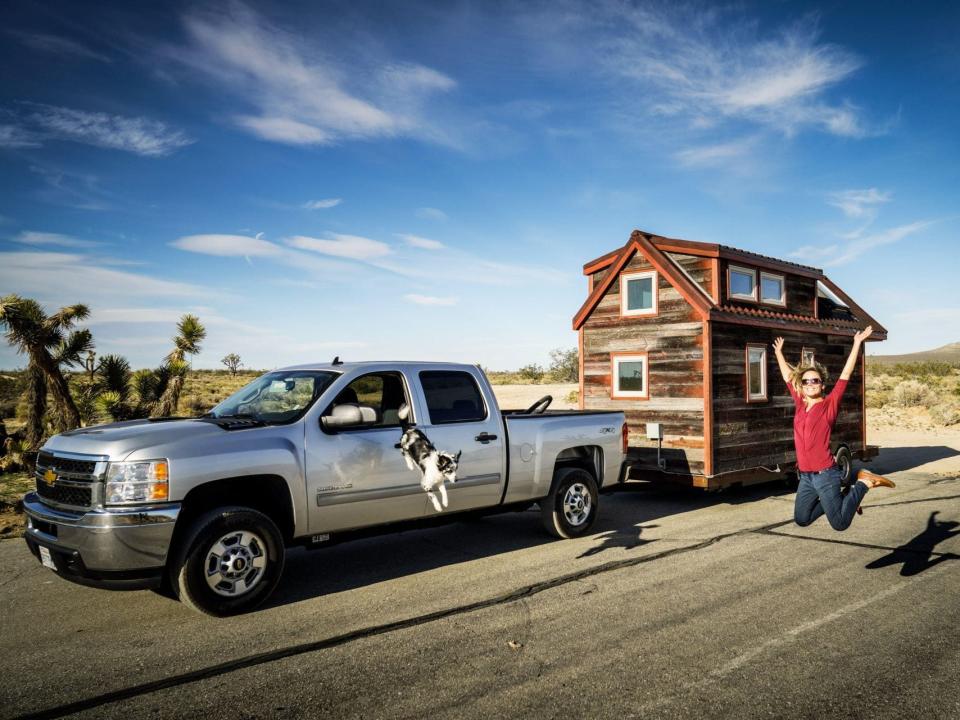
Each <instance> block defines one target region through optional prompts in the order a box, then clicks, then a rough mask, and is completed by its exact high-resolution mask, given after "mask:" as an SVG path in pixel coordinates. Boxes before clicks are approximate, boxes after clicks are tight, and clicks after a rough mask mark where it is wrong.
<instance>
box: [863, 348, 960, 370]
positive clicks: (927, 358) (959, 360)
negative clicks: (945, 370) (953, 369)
mask: <svg viewBox="0 0 960 720" xmlns="http://www.w3.org/2000/svg"><path fill="white" fill-rule="evenodd" d="M867 360H869V361H870V362H876V363H882V364H890V365H893V364H894V363H910V362H948V363H954V364H960V342H955V343H950V344H949V345H944V346H943V347H939V348H937V349H936V350H924V351H923V352H915V353H907V354H906V355H867Z"/></svg>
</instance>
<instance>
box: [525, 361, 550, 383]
mask: <svg viewBox="0 0 960 720" xmlns="http://www.w3.org/2000/svg"><path fill="white" fill-rule="evenodd" d="M519 373H520V377H521V378H523V379H524V380H526V381H527V382H531V383H538V382H540V381H541V380H543V375H544V373H543V368H542V367H540V366H539V365H537V364H536V363H530V364H529V365H524V366H523V367H522V368H520V370H519Z"/></svg>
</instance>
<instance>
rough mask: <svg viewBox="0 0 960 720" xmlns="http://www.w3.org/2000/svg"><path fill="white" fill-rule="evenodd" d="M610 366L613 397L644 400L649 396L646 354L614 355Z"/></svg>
mask: <svg viewBox="0 0 960 720" xmlns="http://www.w3.org/2000/svg"><path fill="white" fill-rule="evenodd" d="M612 365H613V368H612V370H613V397H615V398H646V397H649V396H650V389H649V388H648V387H647V378H648V377H649V369H648V367H647V355H646V353H643V354H637V355H614V356H613V358H612Z"/></svg>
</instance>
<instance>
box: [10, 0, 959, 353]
mask: <svg viewBox="0 0 960 720" xmlns="http://www.w3.org/2000/svg"><path fill="white" fill-rule="evenodd" d="M0 34H2V35H3V42H2V43H0V168H2V171H0V293H3V294H6V293H8V292H16V293H20V294H23V295H26V296H29V297H34V298H36V299H38V300H40V301H41V302H43V303H44V304H45V305H47V307H48V308H49V309H51V310H52V309H53V308H54V307H57V306H60V305H63V304H70V303H74V302H85V303H87V304H88V305H90V307H91V308H92V310H93V314H92V317H91V319H90V321H89V322H88V323H87V325H88V326H89V327H91V329H92V330H93V332H94V335H95V338H96V341H97V349H98V352H100V353H107V352H119V353H121V354H124V355H126V356H127V357H128V358H129V359H130V361H131V362H132V364H133V365H134V366H135V367H146V366H153V365H156V364H157V363H158V362H159V361H160V359H161V358H162V356H163V355H164V354H165V353H166V352H167V351H168V349H169V347H170V340H169V338H170V336H171V335H172V334H173V331H174V324H175V322H176V320H177V318H178V317H179V316H180V315H181V314H183V313H185V312H193V313H196V314H197V315H199V316H200V318H201V320H202V321H203V322H204V324H205V325H206V326H207V329H208V337H207V340H206V342H205V344H204V348H203V352H202V353H201V354H200V355H199V356H198V357H197V358H196V359H195V365H196V366H198V367H218V366H219V360H220V358H221V357H223V356H224V355H225V354H226V353H228V352H237V353H239V354H240V355H241V357H242V358H243V361H244V363H245V364H246V365H247V366H250V367H257V368H269V367H276V366H279V365H285V364H291V363H296V362H305V361H310V360H317V359H321V360H326V359H329V358H332V357H333V356H334V355H340V356H342V357H344V358H346V359H351V360H355V359H381V358H404V359H405V358H420V359H446V360H455V361H465V362H479V363H482V364H483V365H484V366H487V367H491V368H494V369H501V368H503V369H506V368H516V367H519V366H520V365H522V364H525V363H528V362H539V363H546V362H547V360H548V352H549V351H550V350H551V349H553V348H557V347H574V346H575V345H576V335H575V334H574V333H573V332H572V331H571V329H570V319H571V317H572V316H573V314H574V313H575V312H576V310H577V308H578V307H579V306H580V304H581V303H582V302H583V300H584V298H585V297H586V279H585V278H584V277H583V276H582V274H581V266H582V265H583V263H585V262H586V261H588V260H590V259H592V258H594V257H596V256H598V255H601V254H603V253H605V252H608V251H609V250H612V249H614V248H616V247H618V246H620V245H622V244H623V243H624V242H625V241H626V239H627V237H628V236H629V234H630V232H631V231H632V230H633V229H634V228H640V229H643V230H647V231H650V232H655V233H659V234H663V235H667V236H672V237H681V238H686V239H692V240H701V241H705V242H715V243H722V244H726V245H730V246H733V247H738V248H742V249H746V250H751V251H755V252H760V253H764V254H767V255H773V256H777V257H782V258H786V259H792V260H794V261H797V262H803V263H806V264H811V265H814V266H816V267H821V268H823V269H824V270H825V271H826V272H827V274H828V275H829V276H830V277H831V278H832V279H833V280H834V281H835V282H836V283H837V284H839V285H840V286H841V287H842V288H843V289H844V290H846V291H847V292H848V293H849V294H850V295H851V296H852V297H853V298H854V299H855V300H857V302H858V303H859V304H861V305H862V306H864V307H865V308H866V309H867V310H869V311H870V312H871V313H872V314H873V315H874V317H876V318H877V319H878V320H879V321H880V322H882V323H883V324H884V325H886V327H887V328H888V330H889V332H890V339H889V340H888V341H887V342H885V343H882V344H879V345H871V346H870V352H872V353H877V352H882V353H899V352H910V351H916V350H922V349H928V348H933V347H937V346H940V345H943V344H945V343H948V342H955V341H958V340H960V300H958V299H957V292H956V289H955V288H956V282H957V270H958V269H960V262H958V261H957V250H956V243H955V241H954V239H955V237H956V236H957V228H958V224H960V202H958V199H960V198H958V188H960V152H958V150H960V133H958V132H957V128H958V127H960V52H958V47H957V40H956V38H957V37H960V6H957V5H955V4H949V3H944V4H937V3H932V2H931V3H919V4H913V5H910V6H909V7H907V6H902V5H898V4H895V3H820V4H801V3H769V2H761V3H756V4H751V3H736V4H729V5H714V4H690V5H682V4H676V3H642V2H640V3H621V2H590V3H581V2H562V1H561V2H556V1H554V2H543V3H538V2H479V1H478V2H458V3H446V2H443V3H440V2H438V3H416V2H403V3H399V2H398V3H392V4H391V3H382V2H376V3H374V2H370V3H364V2H349V3H336V2H327V3H293V2H285V3H276V4H267V3H250V4H244V3H239V2H237V3H211V4H198V3H183V4H178V3H174V2H164V3H153V4H150V3H113V4H111V3H104V2H100V3H74V2H63V3H55V2H54V3H42V4H41V3H34V2H26V1H25V0H14V1H13V2H8V3H5V10H4V23H3V29H2V30H0ZM22 365H23V358H22V357H20V356H17V355H16V354H15V352H14V351H13V350H12V349H11V348H9V347H7V346H3V347H0V367H7V368H9V367H16V366H22Z"/></svg>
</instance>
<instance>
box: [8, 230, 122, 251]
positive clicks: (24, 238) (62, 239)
mask: <svg viewBox="0 0 960 720" xmlns="http://www.w3.org/2000/svg"><path fill="white" fill-rule="evenodd" d="M13 241H14V242H18V243H22V244H24V245H56V246H59V247H67V248H91V247H97V246H99V245H102V244H103V243H98V242H93V241H92V240H80V239H79V238H75V237H72V236H70V235H61V234H60V233H47V232H33V231H24V232H22V233H20V234H19V235H17V236H16V237H15V238H13Z"/></svg>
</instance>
